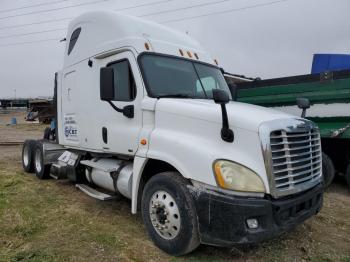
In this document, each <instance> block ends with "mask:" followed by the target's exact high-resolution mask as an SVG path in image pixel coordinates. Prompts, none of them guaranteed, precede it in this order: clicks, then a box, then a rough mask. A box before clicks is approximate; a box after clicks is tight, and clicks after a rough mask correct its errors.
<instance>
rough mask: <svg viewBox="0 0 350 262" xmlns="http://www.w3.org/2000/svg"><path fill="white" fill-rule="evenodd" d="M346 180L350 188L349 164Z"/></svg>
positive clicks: (349, 165)
mask: <svg viewBox="0 0 350 262" xmlns="http://www.w3.org/2000/svg"><path fill="white" fill-rule="evenodd" d="M345 179H346V182H347V183H348V186H349V187H350V164H348V167H347V168H346V173H345Z"/></svg>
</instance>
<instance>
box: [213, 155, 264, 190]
mask: <svg viewBox="0 0 350 262" xmlns="http://www.w3.org/2000/svg"><path fill="white" fill-rule="evenodd" d="M214 173H215V177H216V181H217V183H218V185H219V186H220V187H222V188H224V189H231V190H236V191H243V192H257V193H265V186H264V183H263V182H262V180H261V178H260V177H259V176H258V175H257V174H256V173H255V172H253V171H252V170H250V169H248V168H246V167H244V166H242V165H239V164H237V163H234V162H231V161H227V160H217V161H216V162H215V163H214Z"/></svg>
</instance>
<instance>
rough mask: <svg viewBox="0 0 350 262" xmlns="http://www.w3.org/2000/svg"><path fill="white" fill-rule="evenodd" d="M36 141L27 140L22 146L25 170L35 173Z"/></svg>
mask: <svg viewBox="0 0 350 262" xmlns="http://www.w3.org/2000/svg"><path fill="white" fill-rule="evenodd" d="M35 145H36V141H35V140H26V141H24V143H23V147H22V167H23V169H24V171H25V172H27V173H33V171H34V163H33V162H34V149H35Z"/></svg>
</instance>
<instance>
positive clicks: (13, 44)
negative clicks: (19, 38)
mask: <svg viewBox="0 0 350 262" xmlns="http://www.w3.org/2000/svg"><path fill="white" fill-rule="evenodd" d="M59 40H61V38H48V39H42V40H37V41H27V42H17V43H11V44H4V45H0V47H5V46H16V45H25V44H33V43H41V42H49V41H59Z"/></svg>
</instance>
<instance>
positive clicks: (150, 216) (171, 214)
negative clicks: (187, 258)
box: [142, 172, 200, 256]
mask: <svg viewBox="0 0 350 262" xmlns="http://www.w3.org/2000/svg"><path fill="white" fill-rule="evenodd" d="M187 185H188V183H187V181H186V180H185V179H184V178H183V177H182V176H181V175H180V174H179V173H177V172H164V173H160V174H157V175H155V176H153V177H152V178H151V179H150V180H149V181H148V182H147V184H146V185H145V188H144V190H143V195H142V218H143V221H144V224H145V226H146V229H147V231H148V234H149V236H150V238H151V239H152V240H153V242H154V243H155V245H156V246H157V247H159V248H160V249H161V250H163V251H165V252H166V253H168V254H170V255H176V256H178V255H184V254H187V253H189V252H191V251H193V250H194V249H195V248H197V247H198V245H199V244H200V241H199V234H198V222H197V216H196V209H195V205H194V201H193V198H192V196H191V194H190V192H189V191H188V188H187Z"/></svg>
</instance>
